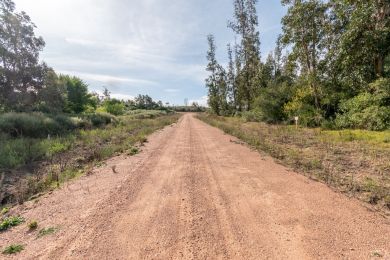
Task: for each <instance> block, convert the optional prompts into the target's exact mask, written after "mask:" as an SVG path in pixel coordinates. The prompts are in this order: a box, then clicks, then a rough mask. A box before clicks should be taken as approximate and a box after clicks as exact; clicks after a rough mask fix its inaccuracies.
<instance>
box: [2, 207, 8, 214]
mask: <svg viewBox="0 0 390 260" xmlns="http://www.w3.org/2000/svg"><path fill="white" fill-rule="evenodd" d="M8 212H9V208H8V207H4V208H2V209H1V215H5V214H7V213H8Z"/></svg>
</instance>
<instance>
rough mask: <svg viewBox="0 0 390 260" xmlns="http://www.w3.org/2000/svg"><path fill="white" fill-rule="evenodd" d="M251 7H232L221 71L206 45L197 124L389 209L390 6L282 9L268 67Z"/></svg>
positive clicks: (238, 1) (319, 4) (315, 4)
mask: <svg viewBox="0 0 390 260" xmlns="http://www.w3.org/2000/svg"><path fill="white" fill-rule="evenodd" d="M257 2H258V1H257V0H233V4H234V14H233V19H232V20H231V21H230V22H229V23H228V27H229V28H230V29H231V30H232V32H233V33H234V35H235V39H236V43H235V45H231V44H228V45H227V60H228V62H227V64H226V66H225V67H224V66H222V65H221V64H220V63H219V62H218V60H217V55H216V50H217V44H216V40H215V37H214V36H213V35H212V34H211V35H209V36H208V38H207V40H208V45H209V49H208V51H207V60H208V64H207V68H206V70H207V71H208V73H209V76H208V77H207V78H206V87H207V90H208V105H209V113H210V114H211V115H200V116H199V118H200V119H202V120H204V121H205V122H207V123H210V124H212V125H214V126H217V127H219V128H221V129H223V130H224V131H225V132H227V133H229V134H232V135H235V136H237V137H239V138H240V139H242V140H244V141H246V142H247V143H249V144H250V145H252V146H254V147H256V148H258V149H260V150H263V151H265V152H267V153H268V154H270V155H272V156H273V157H274V158H277V159H279V160H280V161H281V162H284V163H285V164H287V165H289V166H291V167H293V168H295V169H300V170H302V171H303V172H305V173H306V174H308V175H309V176H310V177H312V178H315V179H318V180H321V181H324V182H326V183H328V184H329V185H331V186H333V187H337V188H338V189H340V190H342V191H345V192H348V193H350V194H353V195H355V196H357V197H359V198H361V199H363V200H365V201H368V202H370V203H371V204H378V205H381V206H384V207H386V208H389V207H390V195H389V192H390V186H389V183H390V164H389V163H390V151H389V150H390V144H389V143H390V140H389V139H390V136H389V135H390V134H389V131H390V44H389V37H390V30H389V28H390V2H389V1H382V0H379V1H363V0H357V1H342V0H328V1H321V0H310V1H290V0H282V1H281V2H282V4H283V5H284V6H285V7H286V8H287V13H286V15H285V16H284V17H283V18H282V20H281V25H282V33H281V34H280V36H279V38H278V40H277V41H276V44H275V49H274V51H271V52H270V53H268V54H266V55H267V56H266V59H262V53H261V52H260V45H261V34H260V30H259V22H258V15H257V10H256V7H257ZM260 27H261V25H260ZM213 115H215V116H213ZM218 116H221V117H218ZM251 122H258V123H251ZM295 124H296V125H298V126H300V127H299V129H298V130H296V129H295V126H291V125H295ZM301 127H307V128H301ZM373 131H377V132H373Z"/></svg>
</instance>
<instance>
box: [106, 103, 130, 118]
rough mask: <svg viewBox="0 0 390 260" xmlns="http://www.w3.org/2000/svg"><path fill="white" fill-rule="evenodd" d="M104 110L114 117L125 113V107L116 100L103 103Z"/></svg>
mask: <svg viewBox="0 0 390 260" xmlns="http://www.w3.org/2000/svg"><path fill="white" fill-rule="evenodd" d="M104 109H105V110H106V111H107V112H108V113H110V114H112V115H115V116H120V115H123V114H124V113H125V105H124V104H123V103H122V102H121V101H119V100H117V99H111V100H107V101H105V102H104Z"/></svg>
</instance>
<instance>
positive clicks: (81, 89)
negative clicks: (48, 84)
mask: <svg viewBox="0 0 390 260" xmlns="http://www.w3.org/2000/svg"><path fill="white" fill-rule="evenodd" d="M60 80H61V81H63V82H64V84H65V86H66V91H67V100H66V107H65V111H66V112H68V113H76V114H78V113H81V112H84V111H85V110H86V109H87V106H88V104H90V103H91V101H90V98H91V95H90V94H88V86H87V85H86V84H85V83H84V82H83V81H82V80H81V79H79V78H77V77H70V76H67V75H61V76H60Z"/></svg>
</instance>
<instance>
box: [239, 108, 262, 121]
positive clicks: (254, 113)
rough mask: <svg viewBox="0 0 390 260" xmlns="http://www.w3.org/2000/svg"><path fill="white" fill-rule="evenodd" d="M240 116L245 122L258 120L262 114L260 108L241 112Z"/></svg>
mask: <svg viewBox="0 0 390 260" xmlns="http://www.w3.org/2000/svg"><path fill="white" fill-rule="evenodd" d="M241 117H242V118H243V119H244V120H245V121H246V122H260V121H261V120H262V119H263V114H262V113H261V111H260V110H258V109H254V110H251V111H246V112H242V113H241Z"/></svg>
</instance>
